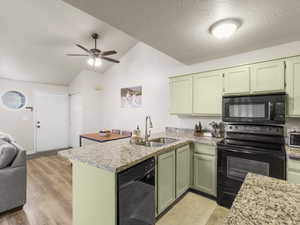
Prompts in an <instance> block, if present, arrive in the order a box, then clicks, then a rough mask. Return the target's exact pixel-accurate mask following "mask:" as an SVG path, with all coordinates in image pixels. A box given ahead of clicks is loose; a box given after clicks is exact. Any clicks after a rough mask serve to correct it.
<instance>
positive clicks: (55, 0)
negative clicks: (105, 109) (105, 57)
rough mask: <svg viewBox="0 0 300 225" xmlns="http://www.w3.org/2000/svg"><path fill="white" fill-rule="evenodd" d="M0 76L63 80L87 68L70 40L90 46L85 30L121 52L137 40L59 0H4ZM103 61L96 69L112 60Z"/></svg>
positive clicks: (103, 46)
mask: <svg viewBox="0 0 300 225" xmlns="http://www.w3.org/2000/svg"><path fill="white" fill-rule="evenodd" d="M0 28H1V34H0V77H5V78H9V79H15V80H24V81H34V82H40V83H50V84H60V85H67V84H69V83H70V81H71V80H72V79H73V78H74V77H75V76H76V75H77V74H79V73H80V71H81V70H83V69H91V68H90V67H89V66H88V65H87V63H86V59H85V58H79V57H74V58H71V57H67V56H66V55H65V54H67V53H82V50H80V49H79V48H77V47H76V46H75V43H78V44H82V45H84V46H87V47H90V48H92V47H93V45H94V43H93V41H92V40H91V38H90V34H91V33H93V32H97V33H99V34H100V35H101V39H100V41H99V48H101V49H103V50H112V49H115V50H117V51H118V55H116V56H114V57H115V58H120V57H121V56H122V55H123V54H124V53H126V52H127V51H128V50H129V49H130V48H131V47H133V46H134V45H135V44H136V43H137V41H136V40H135V39H133V38H132V37H130V36H128V35H127V34H125V33H123V32H121V31H119V30H117V29H116V28H114V27H112V26H110V25H108V24H106V23H104V22H102V21H100V20H99V19H97V18H95V17H93V16H91V15H89V14H87V13H85V12H83V11H80V10H79V9H77V8H75V7H73V6H71V5H69V4H67V3H65V2H63V1H61V0H26V1H23V0H22V1H20V0H8V1H3V2H1V7H0ZM112 65H113V64H112V63H109V62H105V63H104V64H103V66H102V67H101V68H100V69H99V71H100V72H101V71H104V70H106V69H107V68H108V67H110V66H112Z"/></svg>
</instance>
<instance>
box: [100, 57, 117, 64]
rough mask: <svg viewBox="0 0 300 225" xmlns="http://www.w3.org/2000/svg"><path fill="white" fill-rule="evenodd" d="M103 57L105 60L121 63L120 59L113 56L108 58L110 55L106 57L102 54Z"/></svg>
mask: <svg viewBox="0 0 300 225" xmlns="http://www.w3.org/2000/svg"><path fill="white" fill-rule="evenodd" d="M101 58H102V59H105V60H107V61H110V62H114V63H120V61H118V60H116V59H112V58H108V57H104V56H102V57H101Z"/></svg>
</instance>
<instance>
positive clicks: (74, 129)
mask: <svg viewBox="0 0 300 225" xmlns="http://www.w3.org/2000/svg"><path fill="white" fill-rule="evenodd" d="M70 118H71V119H70V144H71V146H72V147H73V148H76V147H79V136H80V134H82V97H81V95H80V94H73V95H71V97H70Z"/></svg>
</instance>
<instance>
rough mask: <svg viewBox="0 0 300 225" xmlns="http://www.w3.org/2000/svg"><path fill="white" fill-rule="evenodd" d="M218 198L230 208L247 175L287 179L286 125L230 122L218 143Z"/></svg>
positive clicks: (221, 203) (219, 202) (220, 202)
mask: <svg viewBox="0 0 300 225" xmlns="http://www.w3.org/2000/svg"><path fill="white" fill-rule="evenodd" d="M217 149H218V162H217V201H218V204H219V205H222V206H224V207H227V208H230V207H231V205H232V203H233V201H234V199H235V196H236V195H237V193H238V191H239V190H240V187H241V185H242V183H243V181H244V179H245V177H246V175H247V173H249V172H251V173H256V174H261V175H265V176H270V177H274V178H279V179H284V180H285V179H286V151H285V140H284V128H283V127H282V126H274V125H273V126H272V125H249V124H226V125H225V138H224V139H223V140H222V141H221V142H219V143H218V144H217Z"/></svg>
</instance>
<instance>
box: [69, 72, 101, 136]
mask: <svg viewBox="0 0 300 225" xmlns="http://www.w3.org/2000/svg"><path fill="white" fill-rule="evenodd" d="M101 80H102V74H101V73H97V72H93V71H86V70H84V71H82V72H81V73H80V74H79V75H78V76H77V77H75V79H74V80H73V81H72V82H71V84H70V86H69V93H70V94H71V95H73V94H79V95H81V99H82V102H81V104H82V109H83V111H82V120H81V122H82V125H81V127H82V130H81V131H78V132H76V133H90V132H97V131H99V129H100V128H101V125H100V124H101V116H102V111H103V107H102V102H101V96H102V86H101V84H102V81H101Z"/></svg>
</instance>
